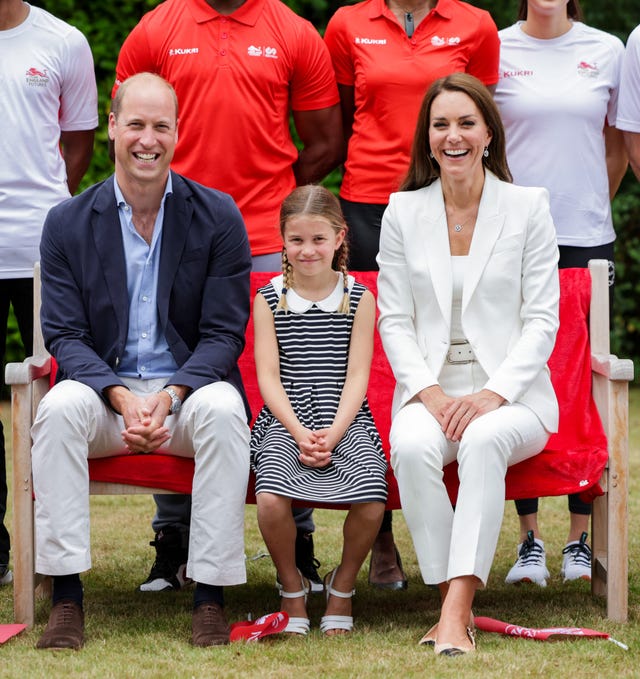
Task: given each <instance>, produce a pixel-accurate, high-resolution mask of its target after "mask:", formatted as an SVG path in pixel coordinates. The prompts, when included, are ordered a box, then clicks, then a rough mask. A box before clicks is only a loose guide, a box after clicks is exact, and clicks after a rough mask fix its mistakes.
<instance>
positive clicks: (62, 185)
mask: <svg viewBox="0 0 640 679" xmlns="http://www.w3.org/2000/svg"><path fill="white" fill-rule="evenodd" d="M0 83H1V85H0V128H1V132H0V278H28V277H30V276H32V275H33V265H34V263H35V262H36V261H37V260H38V259H39V255H38V246H39V244H40V234H41V231H42V224H43V222H44V219H45V217H46V215H47V212H48V210H49V208H51V207H52V206H53V205H56V204H57V203H59V202H60V201H62V200H64V199H65V198H68V197H69V190H68V188H67V176H66V169H65V165H64V161H63V159H62V155H61V153H60V147H59V142H60V132H61V131H75V130H92V129H94V128H95V127H97V125H98V97H97V88H96V81H95V75H94V71H93V57H92V56H91V50H90V48H89V43H88V42H87V40H86V38H85V37H84V36H83V35H82V33H80V31H78V30H77V29H76V28H73V27H72V26H70V25H69V24H67V23H65V22H64V21H61V20H60V19H57V18H56V17H54V16H52V15H51V14H49V13H48V12H45V11H44V10H42V9H40V8H38V7H30V8H29V15H28V16H27V18H26V20H25V21H24V22H23V23H21V24H20V25H19V26H16V27H15V28H11V29H9V30H5V31H0Z"/></svg>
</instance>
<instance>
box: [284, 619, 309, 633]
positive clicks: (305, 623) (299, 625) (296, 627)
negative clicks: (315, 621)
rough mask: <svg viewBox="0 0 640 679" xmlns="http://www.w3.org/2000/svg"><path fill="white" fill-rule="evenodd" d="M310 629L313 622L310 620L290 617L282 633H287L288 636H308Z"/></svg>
mask: <svg viewBox="0 0 640 679" xmlns="http://www.w3.org/2000/svg"><path fill="white" fill-rule="evenodd" d="M310 629H311V622H310V621H309V618H295V617H293V618H291V617H290V618H289V622H288V623H287V626H286V627H285V628H284V629H283V630H282V631H283V632H287V633H288V634H301V635H302V636H306V635H307V634H309V630H310Z"/></svg>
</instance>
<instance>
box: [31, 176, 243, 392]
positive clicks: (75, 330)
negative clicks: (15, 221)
mask: <svg viewBox="0 0 640 679" xmlns="http://www.w3.org/2000/svg"><path fill="white" fill-rule="evenodd" d="M172 183H173V192H172V193H171V194H170V195H168V196H167V198H166V200H165V211H164V222H163V232H162V249H161V252H160V270H159V278H158V315H159V318H160V325H161V327H162V329H163V331H164V334H165V337H166V339H167V342H168V344H169V348H170V350H171V353H172V354H173V357H174V358H175V361H176V363H177V364H178V366H179V368H178V370H177V371H176V372H175V374H173V375H172V376H170V377H169V378H168V379H167V384H182V385H186V386H188V387H191V389H192V390H195V389H198V388H199V387H202V386H204V385H206V384H210V383H212V382H217V381H219V380H225V381H228V382H230V383H232V384H233V385H234V386H235V387H236V388H237V389H238V390H239V391H240V393H241V394H242V396H243V398H244V399H245V404H246V397H245V394H244V388H243V386H242V380H241V377H240V372H239V370H238V365H237V364H238V358H239V356H240V354H241V353H242V350H243V349H244V343H245V329H246V325H247V321H248V318H249V295H250V292H249V273H250V271H251V251H250V249H249V241H248V238H247V232H246V229H245V226H244V222H243V220H242V217H241V215H240V211H239V210H238V208H237V207H236V205H235V203H234V202H233V200H232V198H231V197H230V196H228V195H227V194H225V193H221V192H220V191H215V190H214V189H209V188H206V187H204V186H202V185H200V184H197V183H196V182H193V181H190V180H189V179H187V178H186V177H182V176H181V175H178V174H176V173H174V172H172ZM40 260H41V267H42V309H41V323H42V333H43V336H44V340H45V345H46V347H47V349H48V351H49V352H50V353H51V355H52V356H54V357H55V359H56V361H57V362H58V366H59V372H58V380H62V379H72V380H77V381H79V382H83V383H84V384H87V385H88V386H90V387H92V388H93V389H95V390H96V391H97V392H98V393H99V394H100V395H102V392H103V390H104V389H105V388H107V387H110V386H113V385H122V381H121V379H120V378H119V377H118V376H117V375H116V373H115V371H116V370H117V368H118V365H119V363H120V360H121V357H122V354H123V351H124V348H125V343H126V338H127V329H128V323H129V316H128V313H129V312H128V309H129V298H128V293H127V280H126V278H127V276H126V267H125V258H124V246H123V241H122V233H121V229H120V220H119V217H118V207H117V204H116V198H115V193H114V189H113V176H112V177H110V178H109V179H107V180H105V181H104V182H101V183H99V184H96V185H95V186H92V187H91V188H89V189H87V190H86V191H84V192H83V193H81V194H80V195H79V196H75V197H74V198H70V199H69V200H66V201H64V202H63V203H61V204H59V205H57V206H56V207H54V208H52V209H51V210H50V211H49V214H48V215H47V218H46V221H45V224H44V228H43V233H42V240H41V242H40Z"/></svg>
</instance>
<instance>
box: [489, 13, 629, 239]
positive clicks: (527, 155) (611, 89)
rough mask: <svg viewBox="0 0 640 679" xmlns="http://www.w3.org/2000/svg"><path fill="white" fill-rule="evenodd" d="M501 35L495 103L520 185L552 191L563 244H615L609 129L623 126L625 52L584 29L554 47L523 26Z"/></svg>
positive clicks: (553, 42)
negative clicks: (620, 90) (621, 102)
mask: <svg viewBox="0 0 640 679" xmlns="http://www.w3.org/2000/svg"><path fill="white" fill-rule="evenodd" d="M499 35H500V41H501V47H500V80H499V82H498V86H497V89H496V94H495V99H496V103H497V104H498V106H499V108H500V112H501V114H502V120H503V122H504V126H505V130H506V135H507V160H508V162H509V168H510V169H511V173H512V174H513V180H514V182H515V183H516V184H521V185H524V186H543V187H545V188H546V189H548V191H549V193H550V198H551V214H552V216H553V221H554V223H555V226H556V231H557V234H558V243H559V244H560V245H571V246H577V247H596V246H599V245H605V244H607V243H611V242H612V241H613V240H615V232H614V230H613V223H612V220H611V204H610V201H609V181H608V177H607V166H606V154H605V143H604V135H603V128H604V125H605V121H608V122H609V124H611V125H615V122H616V108H617V99H618V86H619V82H620V69H621V64H622V58H623V55H624V45H623V44H622V42H621V41H620V40H619V39H618V38H616V37H615V36H613V35H610V34H608V33H605V32H603V31H600V30H597V29H595V28H591V27H589V26H586V25H585V24H583V23H580V22H574V24H573V26H572V27H571V29H570V30H569V31H568V32H567V33H565V34H564V35H562V36H560V37H559V38H552V39H549V40H540V39H537V38H532V37H531V36H528V35H527V34H526V33H524V31H523V30H522V29H521V22H519V23H517V24H514V25H513V26H510V27H509V28H505V29H504V30H502V31H500V33H499ZM489 152H491V149H489Z"/></svg>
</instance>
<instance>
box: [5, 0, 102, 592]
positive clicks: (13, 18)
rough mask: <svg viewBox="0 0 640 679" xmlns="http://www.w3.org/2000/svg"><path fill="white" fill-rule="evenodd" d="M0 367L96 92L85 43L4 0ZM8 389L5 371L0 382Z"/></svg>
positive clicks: (25, 323)
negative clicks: (47, 220) (9, 328)
mask: <svg viewBox="0 0 640 679" xmlns="http://www.w3.org/2000/svg"><path fill="white" fill-rule="evenodd" d="M0 83H2V89H1V95H0V112H1V113H2V132H0V159H1V160H0V362H1V363H2V364H3V365H4V358H5V350H6V342H7V319H8V316H9V306H10V305H11V306H13V311H14V313H15V316H16V320H17V321H18V328H19V330H20V337H21V339H22V344H23V346H24V349H25V354H26V355H27V356H30V355H31V354H32V353H33V265H34V264H35V262H37V261H38V243H39V242H40V234H41V232H42V224H43V222H44V218H45V217H46V214H47V211H48V210H49V208H50V207H52V206H53V205H56V204H57V203H59V202H60V201H62V200H64V199H65V198H69V196H71V195H72V194H73V193H75V191H76V189H77V188H78V184H80V180H81V179H82V177H83V176H84V173H85V172H86V171H87V168H88V167H89V162H90V161H91V155H92V153H93V136H94V129H95V128H96V127H97V125H98V93H97V89H96V79H95V75H94V72H93V58H92V56H91V50H90V49H89V44H88V43H87V40H86V38H85V37H84V36H83V35H82V33H80V31H78V30H77V29H76V28H74V27H73V26H70V25H69V24H67V23H65V22H64V21H61V20H60V19H58V18H56V17H54V16H53V15H51V14H49V13H48V12H45V11H44V10H43V9H40V8H38V7H32V6H30V5H28V4H27V3H26V2H22V0H0ZM0 383H2V384H4V372H3V377H2V381H1V382H0ZM5 464H6V461H5V450H4V432H3V429H2V423H0V585H6V584H8V583H10V582H11V580H12V573H11V571H10V570H9V549H10V542H9V532H8V531H7V529H6V528H5V526H4V516H5V511H6V509H7V480H6V467H5Z"/></svg>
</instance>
